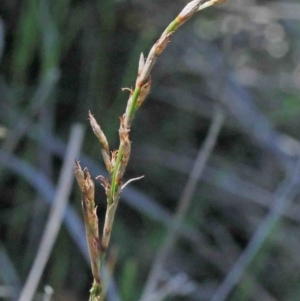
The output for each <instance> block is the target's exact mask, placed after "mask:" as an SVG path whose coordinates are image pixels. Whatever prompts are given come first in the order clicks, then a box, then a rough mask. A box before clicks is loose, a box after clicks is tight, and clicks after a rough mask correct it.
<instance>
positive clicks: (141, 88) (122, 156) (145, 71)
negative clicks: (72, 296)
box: [75, 0, 226, 301]
mask: <svg viewBox="0 0 300 301" xmlns="http://www.w3.org/2000/svg"><path fill="white" fill-rule="evenodd" d="M225 1H226V0H209V1H205V0H193V1H191V2H189V3H188V4H187V5H186V6H185V7H184V9H183V10H182V11H181V12H180V13H179V15H178V16H177V17H176V18H175V19H174V20H173V21H172V22H171V23H170V24H169V26H168V27H167V28H166V29H165V31H164V32H163V33H162V35H161V36H160V38H159V39H158V40H157V41H156V43H155V44H154V45H153V47H152V48H151V50H150V52H149V54H148V56H147V59H145V58H144V55H143V53H142V54H141V56H140V59H139V65H138V72H137V79H136V82H135V88H134V89H128V88H125V89H123V90H129V92H130V94H129V99H128V102H127V107H126V110H125V113H124V115H123V116H121V117H120V128H119V137H120V144H119V149H118V150H115V151H112V152H111V153H110V150H109V145H108V142H107V139H106V137H105V135H104V133H103V131H102V129H101V127H100V126H99V124H98V123H97V121H96V119H95V118H94V117H93V116H92V114H91V113H90V112H89V119H90V124H91V127H92V129H93V131H94V133H95V135H96V137H97V138H98V140H99V142H100V145H101V149H102V150H101V151H102V156H103V160H104V163H105V166H106V169H107V171H108V173H109V175H110V181H109V180H107V179H106V178H104V177H103V176H98V177H97V179H99V180H100V181H101V185H102V186H103V187H104V190H105V193H106V196H107V209H106V215H105V223H104V228H103V234H102V238H101V240H99V234H98V219H97V216H96V207H95V203H94V183H93V181H92V180H91V178H90V175H89V173H88V170H87V169H85V170H84V171H82V169H81V167H80V165H79V163H78V162H77V161H76V162H75V175H76V178H77V182H78V185H79V187H80V188H81V190H82V192H83V201H82V203H83V215H84V222H85V227H86V235H87V241H88V246H89V252H90V258H91V265H92V273H93V276H94V283H93V286H92V289H91V297H90V301H98V300H100V299H101V298H102V297H103V296H102V295H103V294H102V291H103V288H102V285H101V281H100V267H101V263H102V261H103V260H104V258H105V254H106V251H107V248H108V245H109V241H110V236H111V231H112V226H113V221H114V216H115V212H116V209H117V206H118V203H119V199H120V195H121V192H122V189H123V188H124V187H125V186H126V185H127V184H128V183H129V182H131V181H133V180H137V179H139V178H137V179H131V180H130V181H128V182H127V183H125V184H123V175H124V173H125V170H126V166H127V164H128V161H129V157H130V152H131V142H130V140H129V132H130V129H131V123H132V121H133V119H134V116H135V113H136V111H137V110H138V109H139V108H140V106H141V105H142V104H143V102H144V101H145V99H146V97H147V95H148V94H149V92H150V88H151V75H150V73H151V70H152V68H153V66H154V65H155V62H156V60H157V58H158V57H159V56H160V54H161V53H162V52H163V51H164V50H165V48H166V46H167V44H168V42H169V40H170V37H171V35H172V34H173V33H174V32H175V31H176V30H177V29H178V28H179V27H180V26H181V25H182V24H184V23H185V22H186V21H187V20H188V19H189V18H191V17H192V16H193V15H194V14H195V13H196V12H197V11H199V10H202V9H204V8H206V7H209V6H211V5H214V4H217V3H222V2H225ZM96 224H97V226H96ZM96 232H97V233H96Z"/></svg>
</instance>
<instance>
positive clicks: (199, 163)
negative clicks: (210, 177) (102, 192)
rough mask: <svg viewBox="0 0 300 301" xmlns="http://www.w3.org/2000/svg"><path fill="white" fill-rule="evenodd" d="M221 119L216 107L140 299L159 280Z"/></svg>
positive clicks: (153, 287) (210, 150)
mask: <svg viewBox="0 0 300 301" xmlns="http://www.w3.org/2000/svg"><path fill="white" fill-rule="evenodd" d="M223 121H224V114H223V112H222V111H221V110H220V108H217V109H216V111H215V114H214V117H213V121H212V124H211V127H210V129H209V132H208V135H207V137H206V139H205V141H204V144H203V146H202V147H201V148H200V150H199V152H198V156H197V158H196V160H195V164H194V165H193V169H192V171H191V173H190V175H189V179H188V181H187V183H186V185H185V187H184V190H183V192H182V195H181V197H180V200H179V203H178V207H177V210H176V214H175V217H174V220H173V221H172V222H171V226H170V228H169V231H168V234H167V236H166V240H165V241H164V244H163V246H162V247H161V249H160V250H159V252H158V254H157V256H156V257H155V261H154V263H153V265H152V269H151V271H150V274H149V277H148V280H147V283H146V286H145V290H144V292H143V296H142V299H141V300H144V299H145V298H146V297H147V295H148V294H150V293H151V292H153V291H154V290H155V289H156V285H157V282H158V280H159V277H160V273H161V271H162V268H163V264H164V262H165V261H166V259H167V256H168V254H169V252H170V250H171V249H172V247H173V245H174V243H175V242H176V239H177V237H178V232H179V228H180V226H181V224H182V222H183V218H184V215H185V213H186V211H187V209H188V207H189V204H190V202H191V199H192V196H193V194H194V192H195V189H196V186H197V183H198V180H199V178H200V177H201V175H202V173H203V170H204V167H205V164H206V162H207V160H208V158H209V156H210V154H211V152H212V150H213V148H214V145H215V143H216V140H217V137H218V135H219V132H220V130H221V127H222V124H223Z"/></svg>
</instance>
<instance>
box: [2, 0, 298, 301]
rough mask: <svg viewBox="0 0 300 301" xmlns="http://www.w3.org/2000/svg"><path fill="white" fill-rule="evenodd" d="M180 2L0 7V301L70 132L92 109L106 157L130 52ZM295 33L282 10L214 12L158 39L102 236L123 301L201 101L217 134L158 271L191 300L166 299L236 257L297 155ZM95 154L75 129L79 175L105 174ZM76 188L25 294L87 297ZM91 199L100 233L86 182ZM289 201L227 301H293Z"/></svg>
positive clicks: (34, 232)
mask: <svg viewBox="0 0 300 301" xmlns="http://www.w3.org/2000/svg"><path fill="white" fill-rule="evenodd" d="M187 2H188V1H183V0H178V1H174V0H164V1H161V0H139V1H137V0H130V1H129V0H111V1H102V0H91V1H79V0H52V1H50V0H48V1H47V0H22V1H16V0H15V1H14V0H2V1H1V3H0V59H1V63H0V105H1V106H0V139H1V140H0V143H1V149H0V180H1V181H0V188H1V197H0V206H1V207H0V208H1V210H0V235H1V236H0V239H1V240H0V284H1V286H0V288H1V289H0V299H2V298H3V300H4V299H7V298H6V297H5V294H6V293H5V292H6V290H5V288H8V287H12V286H13V287H17V288H20V287H21V286H22V284H23V283H24V282H25V280H26V277H27V276H28V273H29V270H30V267H31V264H32V262H33V259H34V258H35V254H36V250H37V248H38V245H39V242H40V239H41V235H42V233H43V228H44V225H45V222H46V220H47V217H48V214H49V209H50V204H51V201H52V200H53V196H54V192H55V186H56V183H57V179H58V175H59V171H60V168H61V163H62V156H63V153H64V150H65V146H66V143H67V138H68V136H69V132H70V128H71V126H72V124H74V123H75V122H81V123H84V124H86V125H88V121H87V112H88V110H91V111H92V113H93V114H94V115H95V117H96V118H97V120H98V122H99V123H100V124H101V126H102V128H103V130H104V132H105V134H106V136H107V138H108V140H109V142H110V145H111V146H112V148H116V147H117V141H118V132H117V130H118V123H119V116H120V115H121V114H122V113H123V112H124V110H125V106H126V102H127V99H128V93H127V92H126V91H125V92H122V91H121V88H122V87H132V86H133V85H134V80H135V77H136V70H137V64H138V59H139V54H140V52H141V51H143V52H144V54H145V55H146V54H147V51H148V50H149V49H150V47H151V45H152V44H153V43H154V42H155V39H156V38H157V37H158V36H159V35H160V33H161V32H162V31H163V30H164V28H165V27H166V26H167V25H168V23H169V22H170V21H171V20H173V19H174V17H175V16H176V14H177V13H178V12H179V11H180V9H181V8H182V7H183V6H184V5H185V4H186V3H187ZM299 37H300V2H299V1H296V0H294V1H292V0H291V1H289V2H287V1H280V0H273V1H255V0H246V1H242V0H228V2H227V3H226V4H224V5H220V6H216V7H213V8H210V9H208V10H204V11H202V12H199V13H198V14H197V15H196V16H195V17H194V18H193V19H192V20H190V21H188V22H187V23H186V24H185V25H184V26H183V27H182V28H180V30H179V31H178V32H177V33H176V34H175V35H174V36H172V39H171V43H170V44H169V45H168V47H167V49H166V51H165V52H164V53H163V55H162V56H161V57H160V58H159V61H158V62H157V65H156V66H155V68H154V70H153V74H152V81H153V83H152V91H151V94H150V96H149V97H148V99H147V101H146V103H145V104H144V105H143V107H142V108H141V110H140V111H139V112H138V114H137V116H136V119H135V121H134V124H133V129H132V132H131V138H132V141H133V142H132V156H131V159H130V163H129V166H128V171H127V175H126V177H128V178H131V177H136V176H140V175H145V179H143V180H142V181H139V182H136V183H134V184H131V185H130V186H129V188H126V190H125V191H124V194H123V198H122V200H121V204H120V206H119V208H118V212H117V217H116V221H115V224H114V230H113V237H112V242H111V251H113V252H112V253H114V254H115V253H116V254H117V255H116V265H115V268H114V273H113V274H114V281H115V286H116V290H117V292H118V294H119V297H120V298H121V299H122V300H124V301H127V300H128V301H129V300H138V298H139V296H140V294H141V293H142V290H143V286H144V283H145V281H146V279H147V275H148V273H149V270H150V268H151V264H152V262H153V258H154V256H155V254H156V252H157V250H158V248H159V246H160V244H161V243H162V241H164V239H165V234H166V227H167V226H168V224H169V223H170V220H171V215H172V214H173V213H174V211H175V208H176V204H177V202H178V199H179V196H180V194H181V192H182V190H183V188H184V185H185V183H186V180H187V177H188V174H189V172H190V170H191V167H192V166H193V160H194V159H195V157H196V154H197V151H198V149H199V147H200V146H201V143H202V142H203V140H204V138H205V135H206V133H207V130H208V128H209V125H210V123H211V116H212V112H213V110H214V105H215V104H216V103H219V104H221V107H222V109H223V110H224V114H225V115H226V122H225V125H224V127H223V128H222V131H221V134H220V136H219V138H218V143H217V146H216V149H215V150H214V152H213V153H212V156H211V158H210V160H209V162H208V164H207V166H206V168H205V172H204V174H203V177H202V178H201V179H200V181H199V184H198V189H197V191H196V193H195V194H194V197H193V200H192V204H191V206H190V209H189V211H188V214H187V216H186V218H185V226H186V229H189V231H185V234H184V235H182V236H181V237H180V239H179V241H178V243H177V244H176V246H175V247H174V248H173V250H172V252H171V254H170V255H169V256H168V260H167V262H166V263H165V268H166V271H167V272H168V274H169V275H170V277H171V276H173V275H177V274H180V273H185V274H186V275H187V277H188V279H189V281H190V282H191V283H193V285H196V286H195V287H196V290H193V293H191V294H188V295H187V296H185V297H170V298H169V299H168V300H209V298H210V296H212V294H213V293H214V291H215V290H216V289H217V287H218V285H219V284H220V283H221V282H222V280H223V279H224V278H225V276H226V275H227V274H228V273H229V271H230V269H231V267H232V266H233V264H234V263H235V262H236V261H237V259H238V257H239V255H240V254H241V253H242V252H243V250H244V249H245V248H246V246H247V244H248V242H249V241H250V240H251V238H252V237H253V235H254V233H255V231H256V230H257V229H258V227H259V226H260V225H261V223H262V222H263V221H264V218H265V216H266V214H267V212H268V211H269V210H270V208H272V204H273V202H274V193H275V191H276V189H277V188H278V187H279V186H280V185H281V183H282V181H283V180H284V179H285V178H286V175H287V174H288V171H290V170H291V169H292V168H293V166H294V164H293V163H294V162H295V158H296V157H297V156H298V155H299V153H300V147H299V142H298V140H299V139H300V131H299V120H300V119H299V116H300V115H299V114H300V102H299V90H300V64H299V53H300V44H299V41H300V39H299ZM99 158H100V148H99V145H98V142H97V140H96V138H95V137H94V136H93V133H92V131H91V130H90V129H89V128H88V129H87V131H86V136H85V139H84V145H83V148H82V157H81V158H80V160H81V162H82V165H84V166H88V167H89V170H90V171H91V173H92V175H93V177H95V176H97V175H98V174H99V173H105V172H104V171H103V163H102V162H101V160H100V159H99ZM298 180H299V187H300V179H298ZM74 186H75V185H74ZM75 188H77V187H74V192H72V195H71V198H70V206H69V207H68V212H67V214H66V218H65V221H64V224H63V228H62V230H61V232H60V235H59V237H58V240H57V242H56V244H55V248H54V250H53V252H52V255H51V258H50V261H49V263H48V265H47V269H46V271H45V273H44V276H43V279H42V283H41V284H40V292H42V291H43V287H44V286H45V285H50V286H52V287H53V289H54V292H55V295H54V297H53V298H54V300H80V299H82V298H87V296H88V288H89V287H90V282H91V274H90V270H89V263H88V261H87V260H86V259H87V258H86V243H85V237H84V233H83V232H78V231H77V229H82V227H81V224H78V223H79V221H80V222H81V211H80V210H81V208H80V194H79V192H78V189H75ZM96 199H97V203H98V213H99V220H100V224H101V225H102V223H103V214H104V212H105V197H104V193H103V191H102V189H101V187H100V185H98V186H97V197H96ZM291 201H293V202H292V204H291V206H289V208H288V209H287V211H286V212H284V213H283V215H282V217H281V218H280V220H281V222H280V223H278V224H277V225H276V228H275V230H273V231H271V234H270V235H269V236H268V238H267V239H266V240H265V242H264V244H263V246H262V248H261V249H260V250H259V251H258V252H257V254H255V257H254V260H253V261H252V262H251V264H250V266H249V267H248V268H247V269H246V271H245V273H244V276H243V277H242V278H241V279H240V281H239V283H238V285H237V286H236V288H235V289H234V290H233V292H232V294H230V296H229V297H228V299H227V300H232V301H237V300H238V301H248V300H249V301H250V300H285V301H298V300H299V298H300V292H299V282H300V272H299V271H300V268H299V266H298V265H300V261H299V255H298V253H299V252H298V250H299V248H300V240H299V237H300V236H299V223H300V207H299V201H298V200H297V198H295V199H294V200H291ZM78 216H79V217H80V219H78ZM80 234H82V235H81V236H79V237H78V235H80ZM76 235H77V236H76ZM109 253H110V252H109ZM2 288H3V289H2ZM16 291H17V289H16ZM110 300H115V299H110Z"/></svg>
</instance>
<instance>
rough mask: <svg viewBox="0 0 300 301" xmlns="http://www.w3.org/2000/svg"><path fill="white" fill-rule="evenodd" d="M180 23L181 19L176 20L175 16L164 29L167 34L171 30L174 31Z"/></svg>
mask: <svg viewBox="0 0 300 301" xmlns="http://www.w3.org/2000/svg"><path fill="white" fill-rule="evenodd" d="M181 24H182V21H180V20H177V18H176V19H175V20H174V21H172V22H171V23H170V24H169V26H168V27H167V30H166V32H167V34H168V33H171V32H173V31H175V30H176V29H177V28H178V27H179V26H180V25H181Z"/></svg>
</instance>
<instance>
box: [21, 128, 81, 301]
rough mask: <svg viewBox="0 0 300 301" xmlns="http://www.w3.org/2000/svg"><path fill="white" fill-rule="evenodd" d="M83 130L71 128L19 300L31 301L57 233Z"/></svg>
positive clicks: (65, 204) (68, 192) (70, 185)
mask: <svg viewBox="0 0 300 301" xmlns="http://www.w3.org/2000/svg"><path fill="white" fill-rule="evenodd" d="M83 132H84V130H83V127H82V126H81V125H75V126H73V128H72V131H71V135H70V142H69V144H68V148H67V151H66V154H65V157H64V163H63V167H62V170H61V174H60V178H59V181H58V187H57V190H56V194H55V198H54V201H53V207H52V208H51V212H50V214H49V218H48V220H47V224H46V226H45V230H44V234H43V237H42V240H41V243H40V246H39V249H38V252H37V255H36V258H35V260H34V263H33V265H32V268H31V270H30V273H29V276H28V278H27V280H26V283H25V285H24V288H23V290H22V292H21V295H20V297H19V301H31V300H32V299H33V296H34V294H35V292H36V289H37V287H38V284H39V282H40V279H41V277H42V274H43V271H44V269H45V266H46V264H47V261H48V259H49V256H50V254H51V251H52V248H53V245H54V243H55V240H56V238H57V235H58V233H59V229H60V226H61V223H62V221H63V216H64V213H65V209H66V206H67V201H68V198H69V194H70V191H71V187H72V181H73V177H72V167H73V160H74V158H75V157H76V156H78V154H79V151H80V148H81V145H82V141H83Z"/></svg>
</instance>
